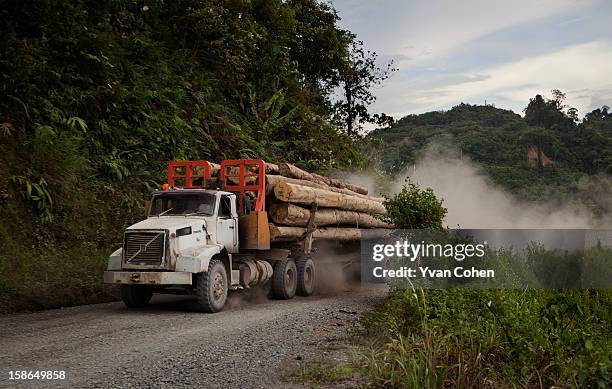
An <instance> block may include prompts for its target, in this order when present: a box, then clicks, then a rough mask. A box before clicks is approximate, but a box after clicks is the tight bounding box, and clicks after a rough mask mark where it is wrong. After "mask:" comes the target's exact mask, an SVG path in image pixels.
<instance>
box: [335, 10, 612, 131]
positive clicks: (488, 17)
mask: <svg viewBox="0 0 612 389" xmlns="http://www.w3.org/2000/svg"><path fill="white" fill-rule="evenodd" d="M329 2H331V3H332V5H333V6H334V8H335V9H336V10H337V11H338V15H339V16H340V18H341V20H340V22H339V24H340V26H341V27H342V28H345V29H348V30H350V31H352V32H353V33H356V34H357V37H358V39H360V40H362V41H364V44H365V47H366V48H367V49H370V50H373V51H375V52H377V53H378V54H379V60H380V62H381V63H385V62H388V61H390V60H393V61H394V63H395V67H397V68H399V70H398V71H397V72H396V73H394V74H393V76H392V77H391V78H390V79H389V80H387V81H386V82H385V83H384V85H383V86H381V87H378V88H377V89H376V90H375V94H376V96H377V101H376V103H375V104H374V107H373V110H374V111H376V112H385V113H387V114H390V115H392V116H394V117H395V118H396V119H399V118H401V117H403V116H405V115H407V114H412V113H415V114H418V113H422V112H428V111H434V110H446V109H450V108H452V107H453V106H455V105H457V104H459V103H461V102H464V103H469V104H484V103H485V101H486V103H487V104H494V105H495V106H496V107H498V108H504V109H511V110H513V111H514V112H516V113H522V111H523V109H524V108H525V106H526V105H527V103H528V102H529V98H531V97H533V96H535V95H536V94H538V93H539V94H542V95H544V96H549V97H550V96H551V93H550V91H551V90H552V89H560V90H561V91H562V92H564V93H565V94H566V95H567V104H568V105H569V106H572V107H575V108H577V109H578V111H579V115H580V116H583V115H584V114H585V113H587V112H589V111H591V110H593V109H595V108H598V107H601V106H603V105H608V106H612V0H513V1H507V0H505V1H501V0H461V1H452V0H448V1H443V0H378V1H376V0H330V1H329Z"/></svg>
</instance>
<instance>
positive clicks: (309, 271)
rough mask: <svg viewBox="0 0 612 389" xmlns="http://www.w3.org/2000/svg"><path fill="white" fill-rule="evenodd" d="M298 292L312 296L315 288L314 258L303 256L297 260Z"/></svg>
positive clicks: (301, 294)
mask: <svg viewBox="0 0 612 389" xmlns="http://www.w3.org/2000/svg"><path fill="white" fill-rule="evenodd" d="M296 265H297V294H299V295H300V296H306V297H307V296H310V295H312V293H313V292H314V288H315V265H314V262H313V261H312V259H310V258H302V259H300V260H298V261H297V264H296Z"/></svg>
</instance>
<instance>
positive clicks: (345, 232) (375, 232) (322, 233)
mask: <svg viewBox="0 0 612 389" xmlns="http://www.w3.org/2000/svg"><path fill="white" fill-rule="evenodd" d="M390 231H391V230H389V229H384V228H381V229H366V230H363V229H360V228H335V227H324V228H317V229H316V230H314V231H313V232H312V237H313V238H314V239H320V240H337V241H351V240H361V239H364V238H374V237H382V236H386V235H388V234H389V233H390ZM305 235H306V228H303V227H286V226H277V225H275V224H271V223H270V241H271V242H289V241H295V240H300V239H303V238H304V237H305Z"/></svg>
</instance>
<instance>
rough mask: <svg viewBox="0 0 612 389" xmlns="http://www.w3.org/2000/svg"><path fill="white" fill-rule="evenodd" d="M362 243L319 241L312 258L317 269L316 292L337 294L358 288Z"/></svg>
mask: <svg viewBox="0 0 612 389" xmlns="http://www.w3.org/2000/svg"><path fill="white" fill-rule="evenodd" d="M360 255H361V251H360V245H359V244H353V245H351V244H348V243H342V244H341V243H336V242H327V241H318V242H315V243H314V245H313V253H312V258H313V261H314V263H315V269H316V276H315V277H316V281H315V282H316V288H315V290H316V294H336V293H341V292H345V291H349V290H353V289H355V288H358V287H359V285H360V283H359V281H360V279H359V273H360V270H361V268H360V258H361V257H360Z"/></svg>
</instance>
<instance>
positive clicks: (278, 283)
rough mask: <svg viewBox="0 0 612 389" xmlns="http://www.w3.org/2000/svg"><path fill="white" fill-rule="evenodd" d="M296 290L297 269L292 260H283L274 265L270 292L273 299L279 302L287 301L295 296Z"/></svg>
mask: <svg viewBox="0 0 612 389" xmlns="http://www.w3.org/2000/svg"><path fill="white" fill-rule="evenodd" d="M296 289H297V268H296V266H295V262H294V261H293V259H289V258H287V259H283V260H282V261H277V262H276V264H274V275H273V276H272V291H273V293H274V297H276V298H277V299H280V300H288V299H290V298H293V296H295V290H296Z"/></svg>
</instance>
